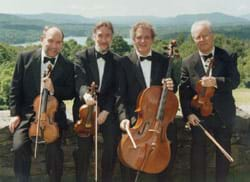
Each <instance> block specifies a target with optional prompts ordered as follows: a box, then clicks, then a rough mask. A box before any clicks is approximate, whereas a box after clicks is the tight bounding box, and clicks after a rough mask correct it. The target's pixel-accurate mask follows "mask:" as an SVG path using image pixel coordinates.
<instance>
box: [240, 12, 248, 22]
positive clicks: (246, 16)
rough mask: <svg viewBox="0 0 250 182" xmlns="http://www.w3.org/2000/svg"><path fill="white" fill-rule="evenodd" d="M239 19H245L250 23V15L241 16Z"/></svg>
mask: <svg viewBox="0 0 250 182" xmlns="http://www.w3.org/2000/svg"><path fill="white" fill-rule="evenodd" d="M241 18H245V19H247V20H249V21H250V13H249V14H246V15H242V16H241Z"/></svg>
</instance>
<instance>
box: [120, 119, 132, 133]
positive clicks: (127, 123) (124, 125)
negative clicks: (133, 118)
mask: <svg viewBox="0 0 250 182" xmlns="http://www.w3.org/2000/svg"><path fill="white" fill-rule="evenodd" d="M129 127H130V121H129V120H128V119H124V120H122V121H121V123H120V128H121V130H123V131H126V128H129Z"/></svg>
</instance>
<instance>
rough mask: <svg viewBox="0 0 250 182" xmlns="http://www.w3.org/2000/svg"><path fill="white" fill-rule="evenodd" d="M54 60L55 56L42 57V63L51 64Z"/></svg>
mask: <svg viewBox="0 0 250 182" xmlns="http://www.w3.org/2000/svg"><path fill="white" fill-rule="evenodd" d="M55 60H56V58H50V57H44V58H43V63H47V62H50V63H51V64H55Z"/></svg>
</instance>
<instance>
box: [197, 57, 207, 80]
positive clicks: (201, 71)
mask: <svg viewBox="0 0 250 182" xmlns="http://www.w3.org/2000/svg"><path fill="white" fill-rule="evenodd" d="M194 69H195V72H196V73H197V74H198V75H199V78H201V77H203V76H204V75H205V74H206V73H205V70H204V68H203V65H202V62H201V58H200V55H199V53H196V54H195V55H194Z"/></svg>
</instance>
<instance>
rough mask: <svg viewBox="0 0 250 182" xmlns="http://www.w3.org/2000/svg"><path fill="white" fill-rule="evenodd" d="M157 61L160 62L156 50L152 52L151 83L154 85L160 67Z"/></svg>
mask: <svg viewBox="0 0 250 182" xmlns="http://www.w3.org/2000/svg"><path fill="white" fill-rule="evenodd" d="M157 62H158V60H157V57H156V56H155V54H154V52H152V61H151V73H150V85H152V84H153V82H154V81H155V80H157V78H158V77H157V75H158V74H159V71H160V68H159V64H157Z"/></svg>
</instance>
